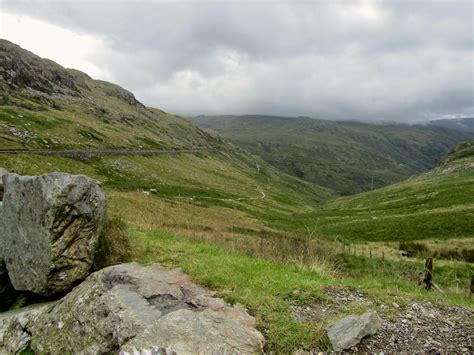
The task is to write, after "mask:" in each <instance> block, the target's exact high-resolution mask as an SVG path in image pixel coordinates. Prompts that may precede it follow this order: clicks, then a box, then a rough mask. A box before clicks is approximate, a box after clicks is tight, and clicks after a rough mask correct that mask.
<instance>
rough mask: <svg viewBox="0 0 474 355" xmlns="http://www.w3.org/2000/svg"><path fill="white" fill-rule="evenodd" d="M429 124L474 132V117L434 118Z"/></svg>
mask: <svg viewBox="0 0 474 355" xmlns="http://www.w3.org/2000/svg"><path fill="white" fill-rule="evenodd" d="M428 124H429V125H431V126H437V127H443V128H449V129H454V130H456V131H460V132H471V133H474V117H463V118H452V119H443V120H433V121H430V122H429V123H428Z"/></svg>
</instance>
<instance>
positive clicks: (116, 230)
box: [93, 216, 131, 271]
mask: <svg viewBox="0 0 474 355" xmlns="http://www.w3.org/2000/svg"><path fill="white" fill-rule="evenodd" d="M130 256H131V253H130V240H129V236H128V232H127V223H126V222H125V221H124V220H123V219H122V218H120V217H118V216H112V217H107V219H106V222H105V225H104V227H103V229H102V232H101V234H100V236H99V241H98V245H97V251H96V254H95V255H94V264H93V269H94V271H96V270H100V269H102V268H104V267H107V266H111V265H116V264H120V263H123V262H127V261H129V260H130Z"/></svg>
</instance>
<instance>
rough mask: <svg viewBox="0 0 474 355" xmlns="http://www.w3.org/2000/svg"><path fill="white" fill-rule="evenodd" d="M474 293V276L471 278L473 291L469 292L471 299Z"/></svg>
mask: <svg viewBox="0 0 474 355" xmlns="http://www.w3.org/2000/svg"><path fill="white" fill-rule="evenodd" d="M473 293H474V275H472V276H471V289H470V290H469V298H471V295H472V294H473Z"/></svg>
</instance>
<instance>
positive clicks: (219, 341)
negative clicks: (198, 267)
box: [31, 263, 264, 354]
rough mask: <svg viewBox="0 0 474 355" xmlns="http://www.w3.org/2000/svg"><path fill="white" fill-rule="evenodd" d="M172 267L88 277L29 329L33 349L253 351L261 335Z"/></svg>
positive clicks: (242, 315)
mask: <svg viewBox="0 0 474 355" xmlns="http://www.w3.org/2000/svg"><path fill="white" fill-rule="evenodd" d="M254 326H255V320H254V318H253V317H251V316H250V315H248V314H247V312H246V310H245V309H244V308H243V307H241V306H238V305H237V306H229V305H227V304H226V303H225V302H224V301H223V300H221V299H218V298H214V297H212V294H211V293H210V292H209V291H207V290H206V289H204V288H202V287H200V286H198V285H196V284H194V283H192V282H191V281H190V280H189V278H188V277H187V276H186V275H185V274H183V273H182V272H181V271H180V270H179V269H175V270H169V269H166V268H164V267H162V266H160V265H159V264H153V265H150V266H142V265H140V264H136V263H130V264H121V265H116V266H111V267H108V268H105V269H103V270H101V271H98V272H95V273H93V274H91V275H90V276H89V277H88V278H87V279H86V280H85V281H84V282H83V283H81V284H80V285H79V286H77V287H76V288H74V289H73V290H72V291H71V292H70V293H69V294H68V295H66V296H65V297H64V298H63V299H61V300H60V301H58V303H57V304H56V305H55V306H54V307H53V308H52V309H51V310H49V311H48V312H44V313H43V314H41V315H40V316H39V317H38V318H37V320H36V321H35V323H34V324H33V326H32V328H31V334H32V338H31V347H32V349H33V350H34V351H35V352H36V353H39V354H43V353H46V354H66V353H121V354H151V353H165V352H166V353H173V352H176V353H178V354H181V353H185V354H186V353H189V354H190V353H192V354H210V353H240V354H245V353H255V352H261V350H262V348H263V345H264V338H263V336H262V335H261V334H260V332H258V331H257V330H256V329H255V327H254Z"/></svg>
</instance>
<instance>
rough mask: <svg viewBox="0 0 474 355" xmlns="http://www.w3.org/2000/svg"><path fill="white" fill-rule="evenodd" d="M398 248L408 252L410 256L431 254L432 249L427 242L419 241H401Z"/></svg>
mask: <svg viewBox="0 0 474 355" xmlns="http://www.w3.org/2000/svg"><path fill="white" fill-rule="evenodd" d="M398 249H400V250H402V251H404V252H406V253H407V256H408V257H415V256H421V257H425V256H429V255H430V254H431V250H430V249H429V248H428V247H427V246H426V245H425V244H422V243H417V242H400V244H399V246H398Z"/></svg>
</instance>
